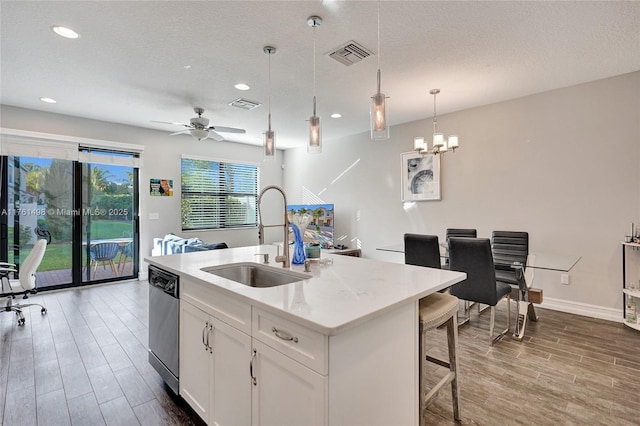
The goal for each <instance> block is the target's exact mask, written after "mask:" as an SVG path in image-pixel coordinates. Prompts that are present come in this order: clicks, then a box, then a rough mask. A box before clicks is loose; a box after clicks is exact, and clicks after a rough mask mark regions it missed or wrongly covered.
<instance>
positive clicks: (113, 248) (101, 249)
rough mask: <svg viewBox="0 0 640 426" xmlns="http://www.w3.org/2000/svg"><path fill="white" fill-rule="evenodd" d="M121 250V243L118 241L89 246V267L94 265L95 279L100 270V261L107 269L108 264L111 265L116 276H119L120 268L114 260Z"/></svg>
mask: <svg viewBox="0 0 640 426" xmlns="http://www.w3.org/2000/svg"><path fill="white" fill-rule="evenodd" d="M119 251H120V244H118V243H115V242H114V243H110V242H103V243H96V244H94V245H92V246H91V247H90V248H89V268H91V267H93V279H94V280H95V279H96V274H97V272H98V263H99V262H102V267H103V268H105V269H106V264H107V263H108V264H109V265H110V266H111V271H112V272H113V275H114V276H116V277H117V276H118V268H117V267H116V264H115V262H114V259H115V258H116V256H117V255H118V253H119Z"/></svg>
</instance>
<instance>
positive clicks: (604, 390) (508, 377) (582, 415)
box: [425, 301, 640, 426]
mask: <svg viewBox="0 0 640 426" xmlns="http://www.w3.org/2000/svg"><path fill="white" fill-rule="evenodd" d="M512 303H513V302H512ZM472 311H473V312H472V316H471V324H467V325H464V326H462V327H460V328H459V329H458V330H459V336H458V338H459V351H460V360H459V363H460V388H461V391H460V392H461V393H460V397H461V402H460V406H461V416H462V422H461V423H462V424H467V425H554V426H555V425H616V426H617V425H640V332H637V331H635V330H632V329H630V328H628V327H626V326H625V325H624V324H622V323H615V322H611V321H604V320H598V319H593V318H588V317H584V316H578V315H571V314H566V313H561V312H555V311H549V310H543V309H536V311H537V313H538V316H539V321H538V322H529V323H528V324H527V330H526V334H525V338H524V340H523V341H522V342H518V341H516V340H513V339H511V338H508V337H505V338H503V339H502V340H501V341H499V342H497V343H496V344H495V345H494V346H493V347H491V346H490V345H489V343H488V336H489V331H488V330H489V316H490V312H489V311H488V310H487V311H485V312H483V313H482V314H481V315H480V316H478V313H477V311H476V310H475V309H473V310H472ZM498 311H499V313H498V315H496V329H498V328H500V327H502V328H504V324H506V302H504V301H503V302H501V304H500V305H499V308H498ZM514 311H515V303H513V304H512V315H514ZM514 316H515V315H514ZM512 324H513V319H512ZM499 326H500V327H499ZM428 338H429V339H430V340H433V342H434V344H435V345H436V346H435V347H433V349H432V350H429V351H428V353H429V354H435V355H437V356H438V357H440V358H442V359H446V356H447V353H446V329H444V328H443V329H441V330H433V331H430V332H429V336H428ZM427 364H431V363H427ZM446 371H447V370H446V369H444V368H442V367H438V366H436V365H435V364H433V367H431V366H429V369H428V373H430V374H428V379H427V381H428V383H427V386H428V387H430V386H433V384H435V383H437V382H438V380H439V378H440V377H443V375H444V373H445V372H446ZM425 419H426V424H427V425H449V424H456V423H455V422H454V421H453V415H452V407H451V391H450V387H446V388H443V390H441V392H440V394H439V395H438V398H437V399H436V401H435V402H434V403H433V404H432V405H431V406H430V407H428V408H427V410H426V412H425Z"/></svg>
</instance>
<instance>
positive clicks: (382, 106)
mask: <svg viewBox="0 0 640 426" xmlns="http://www.w3.org/2000/svg"><path fill="white" fill-rule="evenodd" d="M386 98H387V97H386V96H385V94H384V93H382V92H378V93H376V94H375V95H373V96H372V97H371V139H389V126H388V125H387V107H386Z"/></svg>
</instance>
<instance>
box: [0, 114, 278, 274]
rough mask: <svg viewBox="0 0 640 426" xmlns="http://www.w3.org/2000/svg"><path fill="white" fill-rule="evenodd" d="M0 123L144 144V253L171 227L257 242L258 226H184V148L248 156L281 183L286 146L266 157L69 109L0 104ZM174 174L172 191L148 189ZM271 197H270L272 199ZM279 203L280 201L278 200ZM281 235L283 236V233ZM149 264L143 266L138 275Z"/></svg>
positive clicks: (263, 174)
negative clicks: (154, 216)
mask: <svg viewBox="0 0 640 426" xmlns="http://www.w3.org/2000/svg"><path fill="white" fill-rule="evenodd" d="M0 108H1V109H0V127H5V128H11V129H21V130H30V131H34V132H43V133H53V134H59V135H68V136H76V137H85V138H91V139H100V140H106V141H115V142H126V143H134V144H139V145H144V147H145V150H144V153H143V156H142V157H143V161H144V166H143V167H142V168H141V169H140V219H141V220H140V258H141V260H142V259H144V257H145V256H150V255H151V249H152V244H153V238H154V237H161V236H163V235H165V234H167V233H170V232H173V233H175V234H177V235H182V236H184V237H187V238H190V237H198V238H200V239H201V240H203V241H205V242H220V241H225V242H226V243H227V244H228V245H229V247H239V246H246V245H254V244H257V242H258V231H257V228H250V229H243V230H220V231H206V232H205V231H193V232H182V231H181V222H180V220H181V218H180V184H181V181H180V157H181V155H182V154H186V155H195V156H202V157H208V158H213V159H222V160H231V161H237V162H248V163H255V164H259V165H260V181H261V185H262V186H266V185H272V184H275V185H279V186H281V185H282V177H283V172H282V158H283V155H282V151H278V152H277V157H276V161H268V162H263V158H262V155H263V154H262V148H261V147H257V146H250V145H244V144H237V143H230V142H215V141H213V140H206V141H203V142H198V141H196V140H194V139H192V138H191V137H190V136H187V135H180V136H169V132H162V131H157V130H150V129H143V128H139V127H133V126H125V125H120V124H114V123H107V122H103V121H96V120H88V119H84V118H80V117H72V116H68V115H60V114H51V113H47V112H42V111H35V110H28V109H23V108H16V107H11V106H6V105H2V106H1V107H0ZM151 178H162V179H173V185H174V195H173V197H152V196H150V195H149V179H151ZM269 201H270V200H269ZM274 203H277V200H276V201H273V202H271V203H269V202H268V203H265V205H264V207H265V210H267V214H269V213H271V214H273V213H272V212H271V210H274V209H276V210H277V209H280V210H281V209H282V208H281V207H279V204H275V205H274ZM280 203H281V202H280ZM150 213H158V214H159V216H160V218H159V220H149V214H150ZM280 240H282V238H281V237H280ZM146 273H147V268H146V266H145V264H144V263H141V266H140V276H141V277H143V278H144V277H146Z"/></svg>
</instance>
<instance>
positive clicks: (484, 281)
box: [449, 237, 511, 345]
mask: <svg viewBox="0 0 640 426" xmlns="http://www.w3.org/2000/svg"><path fill="white" fill-rule="evenodd" d="M449 265H450V269H451V270H452V271H459V272H465V273H466V274H467V279H466V280H464V281H462V282H460V283H457V284H454V285H453V286H451V287H450V288H449V292H450V293H451V294H452V295H454V296H456V297H458V298H459V299H462V300H466V301H470V302H476V303H482V304H485V305H489V306H490V307H491V321H490V323H489V342H490V343H491V345H493V344H494V343H495V342H496V341H498V340H500V339H501V338H502V337H503V336H504V335H505V334H506V333H507V332H508V331H509V329H510V328H511V303H510V301H511V296H510V295H511V286H509V285H508V284H505V283H502V282H497V281H496V274H495V269H494V264H493V256H492V254H491V241H490V240H489V239H488V238H461V237H452V238H450V239H449ZM504 297H506V298H507V328H506V329H504V331H502V332H500V333H499V334H498V335H497V336H495V337H494V335H493V329H494V323H495V312H496V305H497V304H498V302H499V301H500V300H502V298H504ZM467 314H469V312H468V311H467ZM467 319H468V318H467ZM465 322H466V321H465Z"/></svg>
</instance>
